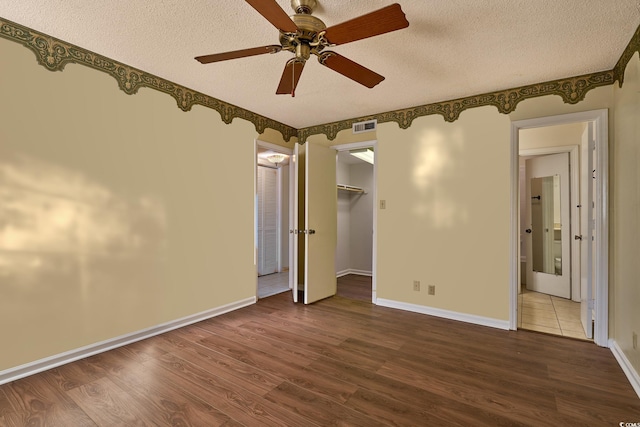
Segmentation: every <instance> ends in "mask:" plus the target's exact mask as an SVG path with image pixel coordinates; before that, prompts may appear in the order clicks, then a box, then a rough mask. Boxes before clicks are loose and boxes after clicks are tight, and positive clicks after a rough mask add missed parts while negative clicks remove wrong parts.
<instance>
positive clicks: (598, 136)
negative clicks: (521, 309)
mask: <svg viewBox="0 0 640 427" xmlns="http://www.w3.org/2000/svg"><path fill="white" fill-rule="evenodd" d="M577 122H593V123H594V124H595V128H596V132H595V135H594V136H595V141H596V147H595V157H596V158H595V162H594V168H595V169H596V171H597V173H596V176H595V192H594V193H595V194H594V199H595V200H594V202H595V235H596V240H595V254H594V257H593V259H592V262H593V263H594V265H595V274H594V277H593V281H594V283H595V295H594V296H595V311H596V313H595V327H594V337H593V338H594V342H595V343H596V344H597V345H599V346H601V347H608V346H609V342H608V341H609V111H608V110H607V109H601V110H592V111H584V112H580V113H570V114H562V115H556V116H547V117H539V118H534V119H527V120H518V121H514V122H511V242H510V254H511V256H510V261H511V262H510V269H509V270H510V271H509V282H510V287H509V297H510V298H509V300H510V309H509V328H510V329H512V330H516V329H517V328H518V326H517V309H518V283H519V274H520V244H519V243H520V226H519V221H520V218H519V200H520V199H519V190H520V189H519V155H520V150H519V146H520V143H519V131H520V129H531V128H537V127H546V126H554V125H560V124H569V123H577ZM589 153H590V154H592V153H593V151H592V150H589Z"/></svg>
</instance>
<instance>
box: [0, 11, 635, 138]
mask: <svg viewBox="0 0 640 427" xmlns="http://www.w3.org/2000/svg"><path fill="white" fill-rule="evenodd" d="M0 37H3V38H6V39H9V40H12V41H15V42H18V43H20V44H22V45H23V46H25V47H27V48H29V49H31V50H32V51H33V52H34V53H35V54H36V58H37V60H38V63H39V64H40V65H42V66H44V67H45V68H47V69H48V70H51V71H62V70H63V69H64V67H65V65H66V64H68V63H77V64H82V65H86V66H88V67H91V68H94V69H96V70H99V71H103V72H105V73H107V74H109V75H111V76H112V77H113V78H115V79H116V81H117V82H118V86H119V87H120V89H121V90H122V91H124V92H125V93H127V94H129V95H133V94H135V93H137V92H138V90H139V89H140V88H142V87H148V88H151V89H155V90H158V91H160V92H164V93H166V94H168V95H170V96H172V97H173V98H174V99H175V100H176V103H177V105H178V108H180V109H181V110H183V111H189V110H191V108H192V107H193V106H194V105H202V106H204V107H207V108H211V109H213V110H216V111H217V112H218V113H219V114H220V116H221V118H222V121H223V122H224V123H226V124H230V123H231V122H232V121H233V119H235V118H241V119H244V120H247V121H249V122H251V123H253V124H254V126H255V129H256V131H257V132H258V133H263V132H264V131H265V129H267V128H270V129H274V130H276V131H278V132H280V133H281V134H282V136H283V138H284V140H285V141H287V142H288V141H290V140H291V138H292V137H297V139H298V141H306V139H307V138H308V137H309V136H311V135H318V134H324V135H325V136H326V137H327V138H328V139H329V140H333V139H335V138H336V136H337V135H338V132H340V131H341V130H345V129H350V128H351V126H352V124H353V123H356V122H360V121H365V120H372V119H376V120H377V121H378V123H385V122H396V123H398V126H400V128H401V129H407V128H409V127H410V126H411V124H412V122H413V120H414V119H416V118H418V117H423V116H429V115H434V114H439V115H441V116H442V117H443V118H444V120H445V121H447V122H454V121H456V120H457V119H458V118H459V117H460V114H461V113H462V112H463V111H465V110H467V109H469V108H476V107H484V106H494V107H496V108H497V109H498V111H499V112H500V113H502V114H509V113H511V112H513V111H514V110H515V109H516V107H517V105H518V104H519V103H520V102H521V101H523V100H525V99H530V98H537V97H541V96H547V95H558V96H560V97H562V99H563V101H564V102H565V103H567V104H577V103H579V102H580V101H582V100H584V98H585V96H586V95H587V93H588V92H589V91H590V90H592V89H595V88H598V87H601V86H608V85H612V84H614V83H615V82H616V81H617V82H618V84H619V86H620V87H622V84H623V80H624V71H625V69H626V67H627V64H628V63H629V61H630V60H631V58H632V57H633V55H634V54H635V53H636V52H640V26H639V27H638V29H636V31H635V33H634V35H633V36H632V38H631V40H630V41H629V44H628V45H627V46H626V48H625V50H624V51H623V53H622V55H621V57H620V59H619V60H618V62H617V63H616V65H615V67H614V68H613V69H611V70H609V71H601V72H597V73H592V74H585V75H582V76H577V77H569V78H564V79H558V80H552V81H548V82H543V83H536V84H531V85H526V86H521V87H518V88H513V89H505V90H499V91H495V92H490V93H485V94H481V95H474V96H468V97H464V98H458V99H453V100H448V101H442V102H437V103H432V104H425V105H419V106H416V107H410V108H405V109H401V110H394V111H388V112H384V113H379V114H372V115H368V116H362V117H357V118H352V119H347V120H341V121H337V122H332V123H325V124H321V125H316V126H310V127H306V128H302V129H295V128H293V127H291V126H288V125H286V124H284V123H280V122H278V121H275V120H273V119H269V118H267V117H264V116H261V115H259V114H256V113H253V112H251V111H249V110H246V109H244V108H241V107H238V106H236V105H233V104H229V103H227V102H224V101H221V100H219V99H216V98H213V97H211V96H208V95H205V94H203V93H200V92H197V91H194V90H191V89H188V88H186V87H184V86H181V85H178V84H175V83H172V82H170V81H168V80H165V79H163V78H160V77H157V76H154V75H152V74H149V73H146V72H144V71H141V70H138V69H136V68H133V67H130V66H128V65H126V64H122V63H120V62H118V61H114V60H112V59H109V58H106V57H104V56H101V55H98V54H96V53H93V52H91V51H88V50H86V49H83V48H81V47H78V46H75V45H73V44H70V43H66V42H64V41H62V40H59V39H56V38H54V37H50V36H47V35H45V34H42V33H39V32H37V31H35V30H32V29H29V28H27V27H24V26H21V25H19V24H16V23H13V22H11V21H8V20H4V19H2V18H0Z"/></svg>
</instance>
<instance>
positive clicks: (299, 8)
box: [280, 0, 327, 61]
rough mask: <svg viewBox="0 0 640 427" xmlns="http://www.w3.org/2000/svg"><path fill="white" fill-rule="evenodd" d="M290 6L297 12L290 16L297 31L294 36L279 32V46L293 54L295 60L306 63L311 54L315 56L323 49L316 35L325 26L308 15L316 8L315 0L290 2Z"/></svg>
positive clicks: (317, 19) (293, 0)
mask: <svg viewBox="0 0 640 427" xmlns="http://www.w3.org/2000/svg"><path fill="white" fill-rule="evenodd" d="M291 6H292V7H293V8H294V10H296V12H298V13H296V14H295V15H292V16H291V20H292V21H293V22H294V23H295V24H296V26H297V27H298V31H297V32H296V33H295V34H290V33H285V32H282V31H281V32H280V44H281V45H282V48H283V49H284V50H288V51H291V52H294V53H295V54H296V58H297V59H299V60H303V61H306V60H307V59H309V57H310V56H311V54H312V53H313V54H317V53H318V52H320V51H321V50H322V49H324V47H325V46H324V45H323V44H322V43H319V42H318V33H320V32H322V31H324V30H325V29H326V28H327V26H326V25H325V23H324V22H322V21H321V20H320V19H319V18H316V17H315V16H313V15H310V13H311V11H312V10H313V8H314V7H315V6H316V1H315V0H292V1H291ZM307 11H308V12H307Z"/></svg>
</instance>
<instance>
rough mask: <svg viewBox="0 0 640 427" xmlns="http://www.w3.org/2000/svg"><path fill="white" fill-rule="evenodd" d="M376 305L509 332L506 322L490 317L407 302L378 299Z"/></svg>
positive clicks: (507, 322)
mask: <svg viewBox="0 0 640 427" xmlns="http://www.w3.org/2000/svg"><path fill="white" fill-rule="evenodd" d="M376 304H377V305H381V306H383V307H389V308H397V309H400V310H405V311H412V312H414V313H421V314H428V315H429V316H436V317H442V318H444V319H450V320H457V321H460V322H466V323H472V324H474V325H480V326H488V327H490V328H497V329H504V330H509V321H508V320H499V319H493V318H490V317H483V316H476V315H474V314H465V313H458V312H456V311H449V310H442V309H440V308H433V307H427V306H424V305H418V304H409V303H407V302H401V301H394V300H388V299H384V298H378V299H377V301H376Z"/></svg>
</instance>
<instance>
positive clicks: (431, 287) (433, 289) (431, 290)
mask: <svg viewBox="0 0 640 427" xmlns="http://www.w3.org/2000/svg"><path fill="white" fill-rule="evenodd" d="M427 293H428V294H429V295H435V294H436V285H429V290H428V291H427Z"/></svg>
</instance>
